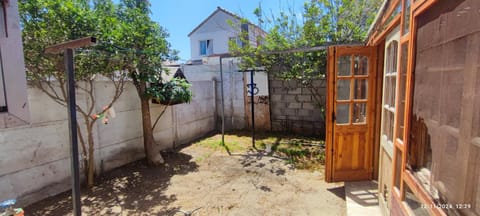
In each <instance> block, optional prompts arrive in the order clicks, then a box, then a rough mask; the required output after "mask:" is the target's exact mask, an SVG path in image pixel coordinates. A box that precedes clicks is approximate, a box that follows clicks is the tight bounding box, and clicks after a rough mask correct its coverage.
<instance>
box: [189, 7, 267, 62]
mask: <svg viewBox="0 0 480 216" xmlns="http://www.w3.org/2000/svg"><path fill="white" fill-rule="evenodd" d="M241 20H242V18H241V17H240V16H238V15H236V14H234V13H232V12H230V11H227V10H225V9H223V8H221V7H217V10H215V11H214V12H213V13H212V14H211V15H210V16H208V17H207V18H206V19H205V20H204V21H203V22H201V23H200V24H199V25H198V26H197V27H195V28H194V29H193V30H192V32H190V34H188V37H189V38H190V49H191V60H192V61H198V60H201V59H202V57H206V56H211V55H215V54H224V53H228V52H229V46H228V43H229V41H230V40H234V41H236V42H237V43H238V44H239V45H241V44H242V42H241V40H240V33H241V32H242V31H247V32H248V37H249V41H250V45H251V46H257V45H258V44H259V43H261V40H260V38H263V37H264V36H265V34H266V33H265V31H263V30H262V29H261V28H259V27H258V26H256V25H254V24H251V23H247V24H241V22H240V21H241Z"/></svg>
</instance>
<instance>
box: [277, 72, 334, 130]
mask: <svg viewBox="0 0 480 216" xmlns="http://www.w3.org/2000/svg"><path fill="white" fill-rule="evenodd" d="M312 82H313V86H314V87H315V89H316V90H317V91H318V95H320V97H321V101H322V104H323V105H325V102H326V100H325V99H326V97H325V96H326V80H324V79H319V80H314V81H312ZM269 89H270V107H271V108H270V109H271V112H270V113H271V114H270V115H271V116H270V117H271V122H272V130H273V131H281V132H294V133H298V134H304V135H316V136H321V137H323V136H324V135H325V128H324V125H325V124H324V122H323V118H322V114H321V112H320V107H319V106H318V105H317V103H315V101H314V100H315V99H314V97H313V95H312V93H311V92H310V90H309V89H308V88H305V87H304V86H303V85H302V84H301V83H299V82H297V81H285V80H282V79H278V78H275V77H274V76H272V75H270V76H269Z"/></svg>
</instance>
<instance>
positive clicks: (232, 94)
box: [183, 57, 246, 130]
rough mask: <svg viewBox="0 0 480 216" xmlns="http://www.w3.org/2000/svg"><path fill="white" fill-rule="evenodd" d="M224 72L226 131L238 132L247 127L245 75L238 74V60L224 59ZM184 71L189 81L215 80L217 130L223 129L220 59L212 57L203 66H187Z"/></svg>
mask: <svg viewBox="0 0 480 216" xmlns="http://www.w3.org/2000/svg"><path fill="white" fill-rule="evenodd" d="M222 63H223V64H222V71H223V80H224V85H223V91H224V92H223V94H224V106H223V107H224V110H225V129H226V130H238V129H244V128H245V126H246V119H245V107H244V104H245V98H244V89H245V84H244V81H243V73H241V72H238V70H239V68H238V59H234V58H226V59H222ZM183 71H184V72H185V75H186V77H187V79H197V80H214V81H215V86H216V91H215V98H216V102H215V104H216V105H215V107H216V108H215V112H216V125H217V129H220V127H221V121H222V119H221V118H222V97H221V90H222V82H221V78H220V60H219V58H218V57H210V58H208V59H207V61H206V64H203V65H185V66H184V67H183Z"/></svg>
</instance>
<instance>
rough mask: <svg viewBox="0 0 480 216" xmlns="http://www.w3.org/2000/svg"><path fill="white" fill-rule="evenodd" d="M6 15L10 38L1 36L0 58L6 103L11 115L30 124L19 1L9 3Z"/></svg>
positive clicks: (13, 0)
mask: <svg viewBox="0 0 480 216" xmlns="http://www.w3.org/2000/svg"><path fill="white" fill-rule="evenodd" d="M6 14H7V31H8V37H5V36H0V56H1V58H2V61H1V62H2V69H3V75H4V77H3V79H4V81H5V82H4V83H5V91H6V92H7V97H6V103H7V105H8V111H9V113H10V114H12V115H13V116H15V117H17V118H19V119H21V120H23V121H26V122H28V121H29V108H28V101H27V91H26V89H27V81H26V78H25V63H24V59H23V45H22V32H21V28H20V24H19V20H20V18H19V14H18V4H17V0H10V1H8V4H7V7H6Z"/></svg>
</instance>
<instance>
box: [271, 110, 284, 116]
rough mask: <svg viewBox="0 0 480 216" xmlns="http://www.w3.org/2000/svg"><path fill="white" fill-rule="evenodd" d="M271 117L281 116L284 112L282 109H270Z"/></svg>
mask: <svg viewBox="0 0 480 216" xmlns="http://www.w3.org/2000/svg"><path fill="white" fill-rule="evenodd" d="M272 115H274V116H283V115H285V112H284V110H283V109H272Z"/></svg>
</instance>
